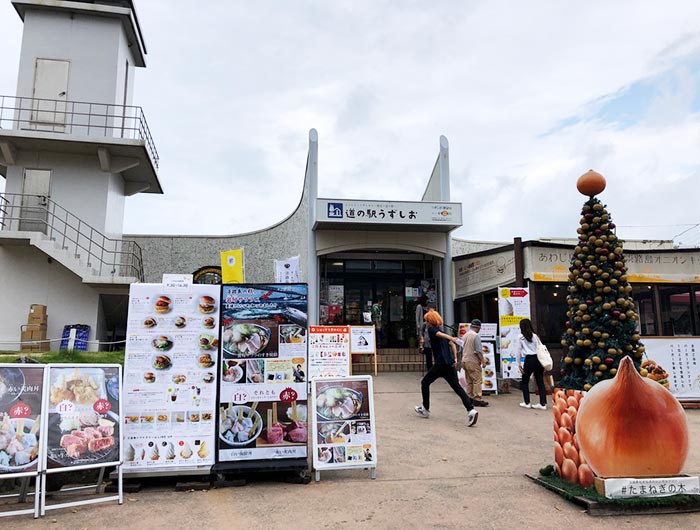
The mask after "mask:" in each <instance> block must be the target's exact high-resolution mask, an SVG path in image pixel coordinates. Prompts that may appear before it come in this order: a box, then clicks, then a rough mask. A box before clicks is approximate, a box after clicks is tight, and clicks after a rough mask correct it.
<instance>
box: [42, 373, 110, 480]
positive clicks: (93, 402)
mask: <svg viewBox="0 0 700 530" xmlns="http://www.w3.org/2000/svg"><path fill="white" fill-rule="evenodd" d="M47 370H48V378H47V379H48V382H47V384H48V387H49V388H48V392H47V397H46V398H45V401H44V407H43V412H42V423H43V425H42V444H43V446H44V455H45V459H46V462H45V468H46V469H47V472H49V473H50V472H51V471H55V470H59V469H62V468H71V469H77V468H87V467H97V466H108V465H116V464H118V463H119V460H120V445H121V444H120V442H121V415H120V397H121V396H120V389H121V367H120V366H119V365H106V364H105V365H97V364H92V365H89V364H76V365H70V364H51V365H49V366H48V368H47Z"/></svg>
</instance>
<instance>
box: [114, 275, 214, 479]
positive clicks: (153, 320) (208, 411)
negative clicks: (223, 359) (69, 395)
mask: <svg viewBox="0 0 700 530" xmlns="http://www.w3.org/2000/svg"><path fill="white" fill-rule="evenodd" d="M219 291H220V287H219V286H217V285H199V284H193V285H191V291H189V292H185V293H182V292H177V293H176V294H165V293H166V291H165V285H161V284H133V285H132V286H131V291H130V296H129V317H128V321H127V342H126V353H125V356H124V410H125V414H124V421H125V422H124V444H125V450H124V460H125V463H124V469H125V472H127V473H142V474H147V473H149V472H155V471H157V472H162V471H165V470H168V469H172V470H174V471H175V470H178V469H180V470H182V469H189V470H192V469H200V468H202V469H208V468H209V467H211V465H212V464H213V463H214V450H213V449H214V446H215V443H214V441H215V427H216V425H215V414H216V381H217V379H218V377H217V374H218V371H219V370H218V365H217V355H218V348H219Z"/></svg>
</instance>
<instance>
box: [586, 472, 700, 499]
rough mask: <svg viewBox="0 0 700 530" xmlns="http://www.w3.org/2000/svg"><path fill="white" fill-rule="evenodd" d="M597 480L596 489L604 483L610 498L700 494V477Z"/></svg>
mask: <svg viewBox="0 0 700 530" xmlns="http://www.w3.org/2000/svg"><path fill="white" fill-rule="evenodd" d="M597 480H599V481H600V482H597V483H596V490H598V489H600V484H601V483H602V485H603V487H604V494H605V496H606V497H607V498H608V499H631V498H635V497H669V496H671V495H700V479H698V477H683V476H679V477H662V478H606V479H604V480H601V479H597ZM599 493H602V492H599Z"/></svg>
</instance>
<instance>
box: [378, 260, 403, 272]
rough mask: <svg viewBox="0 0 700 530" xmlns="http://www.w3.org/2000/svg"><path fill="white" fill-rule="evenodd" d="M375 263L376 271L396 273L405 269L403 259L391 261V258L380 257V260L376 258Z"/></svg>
mask: <svg viewBox="0 0 700 530" xmlns="http://www.w3.org/2000/svg"><path fill="white" fill-rule="evenodd" d="M373 265H374V267H373V268H374V271H375V272H395V273H398V274H400V273H401V272H402V271H403V267H402V262H401V261H390V260H383V259H378V260H374V262H373Z"/></svg>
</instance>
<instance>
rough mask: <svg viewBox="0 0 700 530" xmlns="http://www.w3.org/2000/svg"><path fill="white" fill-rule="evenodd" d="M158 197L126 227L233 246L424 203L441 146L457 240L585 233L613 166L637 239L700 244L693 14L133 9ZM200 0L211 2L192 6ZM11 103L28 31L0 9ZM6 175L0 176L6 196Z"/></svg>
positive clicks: (626, 223)
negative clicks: (584, 222)
mask: <svg viewBox="0 0 700 530" xmlns="http://www.w3.org/2000/svg"><path fill="white" fill-rule="evenodd" d="M136 5H137V10H138V15H139V18H140V22H141V26H142V29H143V31H144V36H145V40H146V44H147V48H148V68H146V69H139V70H138V72H137V75H136V87H135V95H134V104H135V105H139V106H142V107H143V109H144V111H145V113H146V116H147V119H148V124H149V127H150V128H151V131H152V133H153V135H154V139H155V141H156V146H157V148H158V151H159V153H160V155H161V166H160V178H161V182H162V184H163V187H164V189H165V195H162V196H156V195H141V196H138V197H135V198H130V199H129V200H128V206H127V211H126V219H125V231H126V232H127V233H168V234H236V233H241V232H247V231H251V230H256V229H260V228H264V227H266V226H269V225H270V224H273V223H275V222H277V221H279V220H281V219H283V218H285V217H286V216H287V215H289V214H290V213H291V212H292V211H293V210H294V208H295V206H296V204H297V203H298V200H299V197H300V193H301V187H302V184H303V178H304V168H305V163H306V152H307V145H308V144H307V141H308V131H309V129H310V128H312V127H313V128H316V129H317V130H318V133H319V188H320V189H319V196H321V197H333V198H364V199H393V200H420V197H421V195H422V193H423V191H424V188H425V185H426V183H427V179H428V176H429V174H430V171H431V169H432V167H433V164H434V162H435V159H436V157H437V153H438V145H439V137H440V135H441V134H444V135H445V136H446V137H447V138H448V140H449V142H450V164H451V177H452V178H451V181H452V182H451V186H452V200H454V201H460V202H462V203H463V204H464V226H463V227H462V228H460V229H459V230H457V231H456V232H455V235H456V236H458V237H462V238H466V239H476V240H490V241H493V240H496V241H508V240H512V238H513V237H515V236H521V237H523V238H524V239H531V238H537V237H562V236H575V229H576V227H577V225H578V217H579V212H580V206H581V204H582V203H583V201H584V198H583V196H581V195H579V194H578V192H577V191H576V187H575V183H576V179H577V178H578V176H579V175H580V174H582V173H584V172H585V171H586V170H588V169H589V168H594V169H596V170H597V171H599V172H601V173H603V174H604V175H605V176H606V177H607V179H608V187H607V189H606V191H605V192H604V193H603V194H602V195H601V199H602V200H603V201H604V202H605V203H607V204H608V207H609V209H610V211H611V213H612V215H613V218H614V220H615V221H616V223H617V224H618V226H620V228H619V231H618V234H619V235H621V236H622V237H626V238H635V239H644V238H666V239H670V238H672V237H673V236H674V235H677V234H679V233H681V232H683V231H685V230H688V231H687V232H686V233H685V234H683V235H682V236H679V237H677V238H676V243H679V242H680V243H682V244H696V245H700V227H695V228H692V227H693V225H695V224H696V223H700V213H698V208H697V200H698V196H699V193H698V192H700V184H699V181H698V178H699V177H700V2H697V1H694V0H686V1H674V0H667V1H666V2H659V1H658V0H647V1H640V0H630V1H621V0H618V1H615V2H610V1H605V0H601V1H598V0H590V1H587V2H579V1H554V0H549V1H534V0H529V1H528V2H506V1H503V2H499V1H494V0H488V1H485V0H484V1H468V2H466V1H458V0H451V1H444V0H434V1H432V2H425V1H418V0H402V1H399V0H367V1H365V0H352V1H342V0H334V1H332V2H331V1H321V0H316V1H301V0H284V1H282V0H275V1H273V0H269V1H265V2H242V1H238V0H226V1H224V0H219V1H214V0H208V1H207V2H206V3H205V2H191V1H185V0H167V1H166V0H141V1H139V0H136ZM202 5H206V6H207V8H206V9H204V8H202V7H201V6H202ZM0 28H2V31H0V49H2V50H3V53H2V55H0V94H9V95H14V94H15V89H16V74H17V64H18V57H19V48H20V43H21V31H22V24H21V21H20V19H19V17H18V16H17V15H16V14H15V12H14V10H13V8H12V6H11V3H10V0H0ZM2 186H4V183H0V189H2V188H1V187H2Z"/></svg>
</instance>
